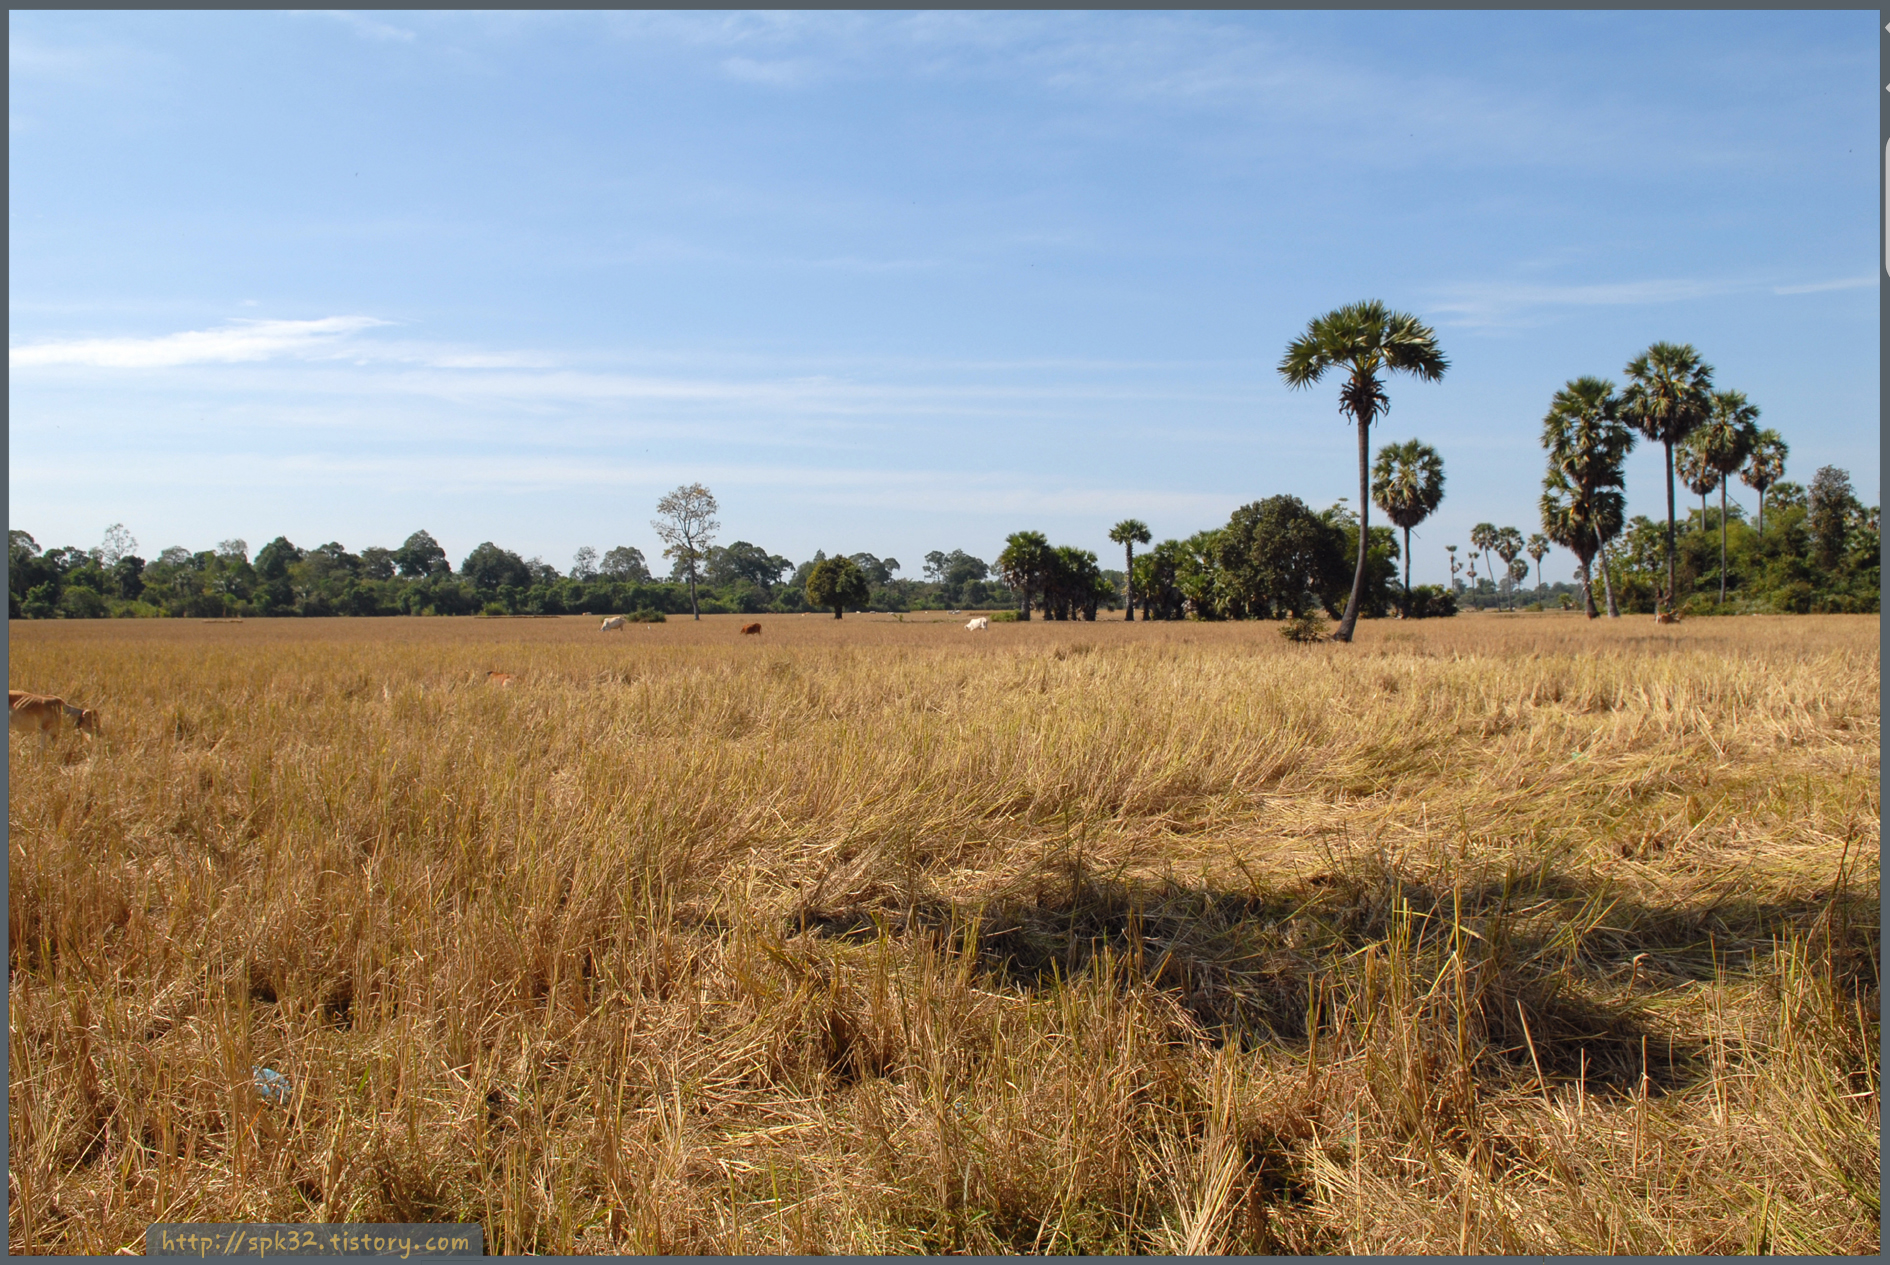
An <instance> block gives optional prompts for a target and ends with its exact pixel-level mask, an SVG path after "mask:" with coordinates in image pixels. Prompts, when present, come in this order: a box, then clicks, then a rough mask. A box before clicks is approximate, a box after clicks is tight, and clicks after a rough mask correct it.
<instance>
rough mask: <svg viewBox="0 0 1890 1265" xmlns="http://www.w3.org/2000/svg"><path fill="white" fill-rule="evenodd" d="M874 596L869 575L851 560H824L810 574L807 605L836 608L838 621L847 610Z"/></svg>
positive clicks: (808, 575) (808, 576)
mask: <svg viewBox="0 0 1890 1265" xmlns="http://www.w3.org/2000/svg"><path fill="white" fill-rule="evenodd" d="M872 595H873V589H872V585H871V584H869V583H868V582H867V579H866V573H865V572H864V571H862V570H860V564H859V563H857V562H855V561H854V560H853V559H851V558H847V557H834V558H823V559H821V560H820V561H819V562H816V563H815V564H814V566H813V569H812V570H811V571H809V572H808V573H807V604H808V605H809V606H813V607H827V606H831V607H833V617H834V618H835V619H839V618H840V615H841V612H842V611H843V610H844V609H845V608H846V607H848V606H853V607H858V606H860V605H862V604H863V603H865V601H866V599H867V598H869V597H871V596H872Z"/></svg>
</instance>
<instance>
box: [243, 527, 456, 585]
mask: <svg viewBox="0 0 1890 1265" xmlns="http://www.w3.org/2000/svg"><path fill="white" fill-rule="evenodd" d="M277 539H280V537H278V538H277ZM264 547H265V548H267V547H268V546H264ZM256 562H257V565H258V568H259V569H260V567H261V563H262V555H261V554H260V553H258V554H257V555H256ZM394 566H395V568H396V569H397V570H398V571H399V572H400V573H401V574H402V575H404V576H407V577H409V578H413V577H416V576H423V575H447V574H450V573H451V572H452V570H453V567H452V564H451V563H449V562H447V560H446V550H444V549H442V548H440V542H439V541H437V540H435V539H433V536H432V534H431V533H430V532H427V531H424V530H422V531H417V532H415V533H414V534H413V535H411V536H409V537H407V539H406V540H405V541H403V542H402V543H401V546H400V548H398V549H396V550H394Z"/></svg>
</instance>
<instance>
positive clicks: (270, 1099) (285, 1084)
mask: <svg viewBox="0 0 1890 1265" xmlns="http://www.w3.org/2000/svg"><path fill="white" fill-rule="evenodd" d="M249 1074H250V1076H251V1077H252V1078H254V1083H255V1086H256V1093H257V1096H258V1097H260V1098H261V1099H262V1100H263V1101H264V1102H267V1103H274V1104H275V1105H276V1106H278V1107H280V1106H282V1105H283V1104H284V1103H286V1102H288V1101H289V1089H290V1085H289V1078H288V1077H286V1076H284V1075H283V1074H282V1073H281V1072H278V1071H276V1070H275V1069H274V1068H272V1067H252V1068H250V1069H249Z"/></svg>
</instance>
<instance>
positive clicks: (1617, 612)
mask: <svg viewBox="0 0 1890 1265" xmlns="http://www.w3.org/2000/svg"><path fill="white" fill-rule="evenodd" d="M1595 548H1596V551H1597V553H1598V554H1599V556H1600V558H1601V590H1602V592H1603V593H1605V594H1607V596H1608V618H1609V619H1619V618H1621V608H1620V607H1619V606H1616V605H1615V604H1614V579H1613V577H1611V576H1610V575H1609V574H1608V542H1607V541H1605V540H1603V539H1602V538H1601V533H1600V532H1596V533H1595Z"/></svg>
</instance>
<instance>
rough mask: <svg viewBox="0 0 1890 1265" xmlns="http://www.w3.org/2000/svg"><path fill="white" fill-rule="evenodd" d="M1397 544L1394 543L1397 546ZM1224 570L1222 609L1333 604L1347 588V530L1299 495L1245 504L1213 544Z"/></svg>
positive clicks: (1279, 614)
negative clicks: (1328, 518)
mask: <svg viewBox="0 0 1890 1265" xmlns="http://www.w3.org/2000/svg"><path fill="white" fill-rule="evenodd" d="M1394 548H1395V545H1394ZM1212 551H1213V552H1212V559H1213V561H1214V562H1215V563H1216V564H1217V569H1218V571H1219V572H1220V573H1221V587H1222V589H1223V592H1222V594H1221V597H1222V601H1223V603H1224V604H1223V606H1222V609H1221V610H1220V611H1219V613H1220V614H1224V615H1231V616H1233V617H1235V618H1239V617H1241V616H1249V617H1256V618H1260V619H1283V618H1285V617H1286V616H1288V615H1291V616H1293V617H1294V618H1298V617H1299V616H1301V615H1305V614H1308V613H1309V612H1311V611H1312V610H1313V609H1314V607H1315V603H1317V604H1322V605H1325V606H1327V607H1328V608H1331V607H1333V606H1336V605H1338V604H1339V601H1340V597H1339V595H1340V594H1342V593H1344V592H1345V587H1344V586H1345V580H1346V576H1345V571H1346V558H1345V530H1344V528H1343V527H1341V526H1339V525H1337V524H1335V523H1333V522H1330V521H1328V520H1327V519H1326V518H1324V517H1322V516H1320V515H1318V514H1315V513H1313V512H1312V510H1310V509H1308V508H1307V507H1306V504H1305V502H1303V501H1301V500H1300V499H1299V498H1298V497H1296V496H1287V495H1281V496H1269V497H1268V498H1266V499H1265V500H1264V501H1255V502H1253V503H1251V504H1248V505H1243V506H1241V507H1240V508H1239V509H1237V510H1235V511H1234V512H1233V515H1232V516H1231V517H1229V518H1228V520H1227V525H1226V526H1225V527H1223V528H1221V529H1220V530H1219V531H1218V532H1217V533H1215V537H1214V540H1213V543H1212Z"/></svg>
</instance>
